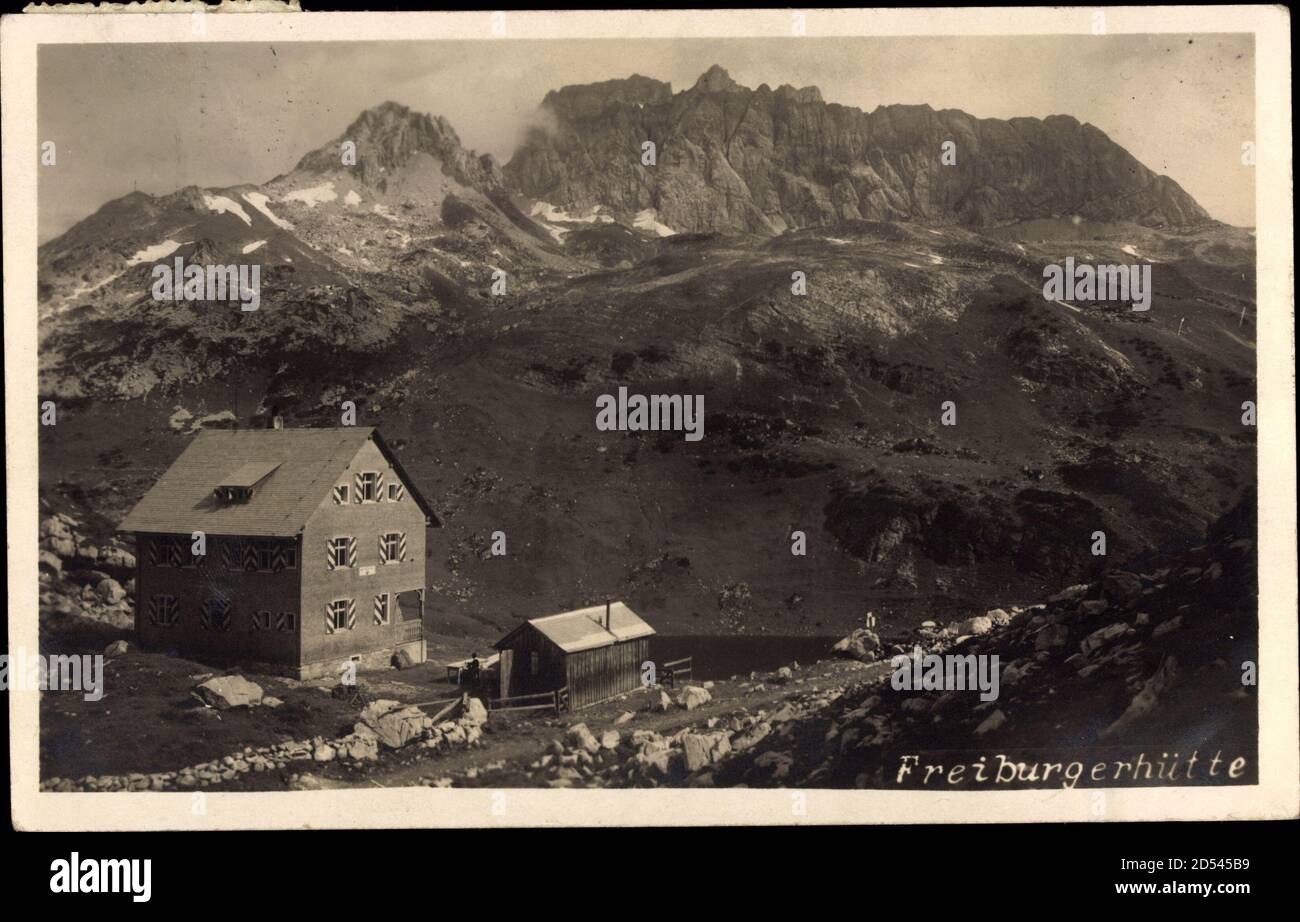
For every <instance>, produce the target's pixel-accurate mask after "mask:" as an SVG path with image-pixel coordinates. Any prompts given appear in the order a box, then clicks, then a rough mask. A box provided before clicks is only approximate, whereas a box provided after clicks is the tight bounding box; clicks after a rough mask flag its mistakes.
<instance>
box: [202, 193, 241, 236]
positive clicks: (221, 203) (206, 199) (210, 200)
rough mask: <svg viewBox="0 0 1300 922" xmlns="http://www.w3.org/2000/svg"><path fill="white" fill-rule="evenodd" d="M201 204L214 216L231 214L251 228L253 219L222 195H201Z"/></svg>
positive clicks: (235, 202) (237, 204)
mask: <svg viewBox="0 0 1300 922" xmlns="http://www.w3.org/2000/svg"><path fill="white" fill-rule="evenodd" d="M203 204H204V205H205V206H207V209H208V211H211V212H213V213H214V214H227V213H229V214H232V215H234V216H235V217H237V218H239V219H240V220H241V221H243V222H244V223H245V224H247V225H248V226H249V227H252V226H253V219H252V218H250V217H249V216H248V212H247V211H245V210H244V206H243V205H241V204H239V203H238V202H237V201H235V200H234V199H232V198H226V197H225V196H224V195H208V193H206V192H204V193H203Z"/></svg>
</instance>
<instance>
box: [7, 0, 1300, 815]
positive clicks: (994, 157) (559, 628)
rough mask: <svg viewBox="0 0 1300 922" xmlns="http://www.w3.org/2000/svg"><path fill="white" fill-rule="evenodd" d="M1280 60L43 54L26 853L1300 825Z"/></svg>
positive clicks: (296, 50)
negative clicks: (810, 830) (634, 835)
mask: <svg viewBox="0 0 1300 922" xmlns="http://www.w3.org/2000/svg"><path fill="white" fill-rule="evenodd" d="M1289 28H1290V24H1289V18H1288V14H1287V12H1286V11H1285V10H1283V9H1281V8H1271V7H1236V8H1217V9H1216V8H1174V7H1170V8H1158V9H1156V8H1152V9H1147V10H1139V9H1126V8H1098V9H1096V10H1093V9H1076V10H1061V9H1057V10H1047V9H1037V10H1016V9H997V10H992V9H991V10H966V11H957V10H952V11H942V12H938V11H920V10H912V11H908V10H896V11H851V10H839V11H813V10H809V11H798V10H764V11H725V12H714V13H705V12H698V13H690V12H660V13H656V12H642V13H632V12H605V13H596V12H587V13H582V12H558V13H525V12H508V11H507V12H498V13H489V12H483V13H465V14H451V13H427V14H420V13H411V14H394V13H385V14H380V13H373V14H366V13H320V14H315V13H299V12H282V13H257V12H245V13H237V12H230V13H223V12H208V13H204V12H195V11H189V10H187V8H182V9H180V10H178V11H175V12H172V13H164V14H157V15H145V14H141V13H128V12H121V13H115V14H77V13H42V14H30V15H23V16H13V17H8V18H6V19H5V20H4V24H3V50H4V70H3V93H4V141H3V144H4V247H5V250H4V255H5V276H4V283H5V308H4V316H5V358H6V368H7V370H6V405H7V408H6V431H7V436H8V438H7V443H6V449H5V454H6V467H7V477H8V480H7V483H8V487H7V496H8V540H9V590H8V591H9V596H8V623H9V637H10V642H9V646H8V648H7V650H6V651H5V657H4V664H3V671H2V672H0V676H2V677H3V679H4V684H5V688H6V694H7V695H8V696H9V707H10V713H11V718H12V725H11V747H12V748H11V765H10V768H11V772H12V778H13V786H12V791H11V793H12V797H13V804H14V806H13V810H14V823H15V824H16V825H18V826H19V827H20V828H26V829H40V830H45V829H74V830H112V829H206V828H221V829H247V828H283V827H303V826H308V827H311V826H314V827H332V826H347V827H355V826H381V827H382V826H393V825H399V826H432V827H437V826H535V825H579V826H589V825H624V824H630V825H659V824H670V825H681V824H685V825H690V824H710V825H729V824H751V823H752V824H790V823H812V824H836V823H873V822H877V823H912V822H937V821H946V822H999V821H1007V820H1015V821H1027V820H1057V821H1060V820H1066V821H1077V822H1085V821H1114V820H1120V821H1124V820H1140V819H1222V818H1228V817H1233V818H1260V819H1264V818H1279V817H1291V816H1294V815H1295V814H1296V812H1297V809H1300V808H1298V807H1297V788H1298V786H1300V770H1298V769H1297V752H1296V741H1297V707H1296V671H1297V667H1296V662H1297V656H1296V569H1295V567H1296V564H1295V550H1296V547H1295V510H1294V500H1295V443H1294V361H1293V353H1292V345H1293V335H1294V323H1293V291H1292V286H1293V264H1292V256H1291V249H1292V246H1291V244H1292V212H1291V202H1290V198H1291V139H1290V129H1291V116H1290V90H1289V83H1290V57H1289V50H1288V36H1289Z"/></svg>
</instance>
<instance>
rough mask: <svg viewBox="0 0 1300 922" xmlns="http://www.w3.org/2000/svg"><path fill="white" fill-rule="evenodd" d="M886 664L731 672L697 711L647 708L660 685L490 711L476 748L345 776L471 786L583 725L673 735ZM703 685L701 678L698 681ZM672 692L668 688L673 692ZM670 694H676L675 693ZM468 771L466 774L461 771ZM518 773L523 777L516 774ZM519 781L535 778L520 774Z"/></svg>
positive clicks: (884, 670)
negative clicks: (782, 677) (627, 717)
mask: <svg viewBox="0 0 1300 922" xmlns="http://www.w3.org/2000/svg"><path fill="white" fill-rule="evenodd" d="M888 668H889V667H888V664H887V663H876V664H873V665H870V666H868V665H866V664H863V663H858V662H854V661H849V660H825V661H822V662H819V663H813V664H811V665H808V666H804V667H801V668H800V669H798V670H796V671H795V672H794V675H793V677H792V678H791V679H790V680H788V681H786V682H785V683H784V684H772V682H771V675H772V674H770V673H768V674H764V675H763V676H760V677H759V678H758V679H756V680H750V679H748V678H736V679H728V680H723V681H718V682H715V683H714V684H713V687H712V688H710V689H709V691H710V694H712V695H713V700H711V701H709V702H708V703H707V704H705V705H702V706H700V707H698V708H695V709H694V710H691V711H687V710H685V709H683V708H680V707H677V706H674V707H672V708H671V709H669V710H668V711H666V712H657V711H650V710H648V708H649V706H650V704H651V702H652V701H654V700H657V699H658V696H659V691H658V690H657V689H641V690H638V691H635V692H631V693H629V694H627V695H624V696H622V697H621V698H617V699H615V700H613V701H609V702H606V703H604V704H600V705H596V706H593V707H590V708H587V709H584V710H583V711H581V712H579V713H575V714H563V715H561V716H560V717H559V718H558V719H557V718H555V717H551V716H544V717H542V716H534V717H523V718H521V717H512V716H511V715H509V714H499V715H494V716H493V718H492V719H491V720H490V721H489V723H488V725H487V727H486V728H485V731H486V732H485V733H484V736H483V739H482V745H481V747H480V748H478V749H472V750H464V751H458V752H448V753H445V754H433V753H430V754H429V755H428V756H427V757H424V758H417V759H415V760H414V761H410V762H407V763H406V764H401V765H394V764H392V763H389V764H387V765H385V764H384V763H381V764H380V765H379V766H378V767H377V768H376V769H375V770H374V771H371V772H369V773H367V775H366V777H365V778H364V779H361V780H357V779H349V781H348V785H349V786H360V787H373V786H375V785H379V786H381V787H409V786H413V785H418V784H421V783H423V781H422V779H423V780H427V779H443V778H450V779H452V782H453V783H454V784H455V785H456V786H476V783H477V782H478V778H477V777H476V776H477V775H478V773H479V772H481V771H482V770H483V769H484V768H485V767H486V766H499V765H500V763H505V766H506V767H511V768H515V769H518V770H519V771H520V772H522V771H523V770H524V769H525V768H526V766H527V765H528V764H529V763H531V762H533V761H534V760H536V759H538V758H540V757H541V756H542V755H543V753H544V752H545V750H546V748H547V746H549V745H550V743H551V741H552V740H554V739H557V738H560V737H562V736H563V735H564V731H565V729H566V728H568V727H570V726H572V725H574V724H577V723H585V724H586V725H587V727H588V728H589V729H590V730H591V731H592V732H593V733H594V734H596V735H597V736H599V735H600V734H601V733H602V732H603V731H605V730H607V729H610V728H611V727H612V728H614V729H617V730H619V731H620V732H622V733H624V734H627V733H631V732H632V731H634V730H653V731H654V732H656V733H659V734H660V735H670V734H673V733H676V732H677V731H679V730H682V729H684V728H686V727H692V726H699V727H701V728H702V727H704V726H706V725H707V722H708V720H709V718H711V717H717V718H721V717H730V716H731V715H732V714H734V713H736V712H738V711H740V710H742V709H745V710H747V711H748V712H749V713H754V712H756V711H758V710H769V711H770V710H772V709H774V708H775V707H778V706H779V705H780V703H781V702H782V701H784V700H786V699H789V698H793V697H797V696H800V695H805V694H808V693H813V692H818V691H826V690H829V689H833V688H839V687H842V686H847V685H855V684H858V683H861V682H867V681H876V680H878V679H880V678H881V677H883V676H885V675H887V674H888ZM697 684H702V683H697ZM670 694H671V692H670ZM674 697H675V696H674ZM629 711H630V712H632V713H633V714H634V715H635V716H634V718H633V719H632V720H631V721H629V722H627V723H624V724H621V725H618V726H615V724H614V721H615V720H616V719H617V718H618V717H619V715H620V714H623V713H625V712H629ZM419 752H421V753H422V752H423V750H420V751H419ZM467 772H468V773H470V774H469V775H467V774H466V773H467ZM520 777H521V778H522V776H520ZM521 783H523V784H530V783H537V784H540V783H541V780H540V777H539V779H538V780H537V781H536V782H530V781H527V780H521Z"/></svg>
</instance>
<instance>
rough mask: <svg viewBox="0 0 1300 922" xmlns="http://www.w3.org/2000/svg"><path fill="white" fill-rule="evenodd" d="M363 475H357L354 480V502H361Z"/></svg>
mask: <svg viewBox="0 0 1300 922" xmlns="http://www.w3.org/2000/svg"><path fill="white" fill-rule="evenodd" d="M361 480H362V477H361V474H360V473H357V474H356V475H354V476H353V478H352V502H354V503H359V502H361Z"/></svg>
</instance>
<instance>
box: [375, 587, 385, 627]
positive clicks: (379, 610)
mask: <svg viewBox="0 0 1300 922" xmlns="http://www.w3.org/2000/svg"><path fill="white" fill-rule="evenodd" d="M387 623H388V593H386V592H381V593H380V594H379V595H377V596H375V624H387Z"/></svg>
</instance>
